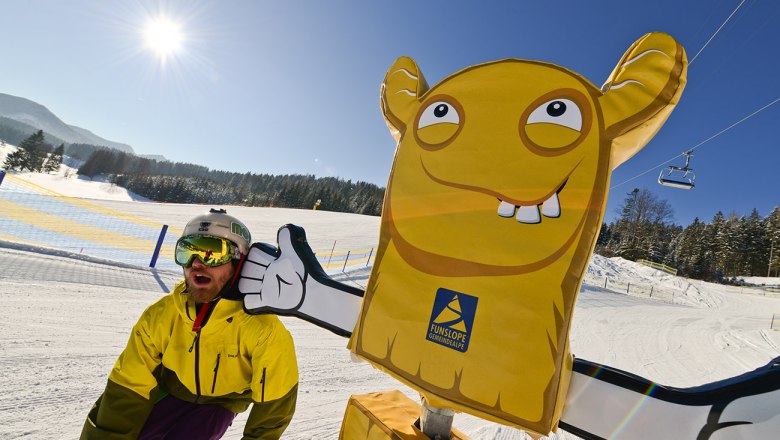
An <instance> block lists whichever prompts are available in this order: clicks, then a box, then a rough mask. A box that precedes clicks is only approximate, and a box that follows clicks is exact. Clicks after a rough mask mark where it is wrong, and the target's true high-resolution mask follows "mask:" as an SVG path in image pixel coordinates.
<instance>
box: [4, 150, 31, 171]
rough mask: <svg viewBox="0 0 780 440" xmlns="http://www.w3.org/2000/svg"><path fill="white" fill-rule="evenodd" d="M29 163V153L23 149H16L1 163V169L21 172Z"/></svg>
mask: <svg viewBox="0 0 780 440" xmlns="http://www.w3.org/2000/svg"><path fill="white" fill-rule="evenodd" d="M28 163H30V152H29V151H27V150H25V149H24V148H17V149H16V151H13V152H11V153H9V154H8V155H7V156H6V157H5V161H4V162H3V168H5V169H6V170H13V171H23V170H24V168H25V167H26V166H27V164H28Z"/></svg>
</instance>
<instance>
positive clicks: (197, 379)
mask: <svg viewBox="0 0 780 440" xmlns="http://www.w3.org/2000/svg"><path fill="white" fill-rule="evenodd" d="M192 346H193V347H195V403H198V400H200V367H199V365H200V330H198V332H197V333H195V340H194V341H192ZM193 347H190V352H191V351H192V348H193Z"/></svg>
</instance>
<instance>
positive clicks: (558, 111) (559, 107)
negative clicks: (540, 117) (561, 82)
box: [547, 101, 566, 116]
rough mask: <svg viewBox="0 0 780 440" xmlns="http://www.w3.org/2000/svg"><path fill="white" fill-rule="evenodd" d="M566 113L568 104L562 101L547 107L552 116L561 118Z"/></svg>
mask: <svg viewBox="0 0 780 440" xmlns="http://www.w3.org/2000/svg"><path fill="white" fill-rule="evenodd" d="M564 113H566V104H564V103H563V102H561V101H553V102H551V103H550V105H548V106H547V114H548V115H550V116H560V115H562V114H564Z"/></svg>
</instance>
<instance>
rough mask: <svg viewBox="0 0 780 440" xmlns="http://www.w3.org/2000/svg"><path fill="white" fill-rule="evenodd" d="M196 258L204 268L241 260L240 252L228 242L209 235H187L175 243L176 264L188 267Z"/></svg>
mask: <svg viewBox="0 0 780 440" xmlns="http://www.w3.org/2000/svg"><path fill="white" fill-rule="evenodd" d="M196 257H197V258H199V259H200V261H202V262H203V264H205V265H206V266H210V267H216V266H222V265H223V264H227V263H229V262H230V260H232V259H233V258H241V252H240V251H239V250H238V246H236V245H235V244H233V242H231V241H230V240H227V239H224V238H220V237H212V236H210V235H187V236H184V237H182V238H180V239H179V241H177V242H176V254H175V258H174V259H175V261H176V264H178V265H179V266H184V267H190V266H191V265H192V260H194V259H195V258H196Z"/></svg>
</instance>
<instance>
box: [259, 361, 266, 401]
mask: <svg viewBox="0 0 780 440" xmlns="http://www.w3.org/2000/svg"><path fill="white" fill-rule="evenodd" d="M260 385H261V387H260V403H263V402H265V368H263V377H262V378H260Z"/></svg>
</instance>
